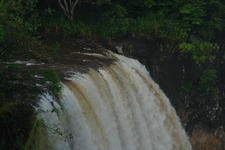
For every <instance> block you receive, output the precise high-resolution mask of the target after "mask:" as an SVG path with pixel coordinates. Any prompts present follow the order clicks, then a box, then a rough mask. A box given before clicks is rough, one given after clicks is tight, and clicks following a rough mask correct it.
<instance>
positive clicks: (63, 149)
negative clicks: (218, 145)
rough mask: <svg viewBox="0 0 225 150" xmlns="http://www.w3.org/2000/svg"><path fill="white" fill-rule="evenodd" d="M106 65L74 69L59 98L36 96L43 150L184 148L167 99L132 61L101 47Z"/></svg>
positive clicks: (182, 133) (184, 138)
mask: <svg viewBox="0 0 225 150" xmlns="http://www.w3.org/2000/svg"><path fill="white" fill-rule="evenodd" d="M107 57H109V58H111V59H114V61H113V62H112V63H111V64H110V65H105V66H101V67H99V68H97V69H96V68H95V69H91V68H89V70H88V72H86V73H78V72H74V73H73V74H72V75H70V77H67V78H65V79H66V80H65V81H64V82H63V83H62V86H63V90H62V91H61V96H60V99H59V100H54V99H53V97H52V96H51V95H49V94H48V93H46V94H45V95H42V98H41V101H40V108H39V109H41V110H42V113H41V114H40V120H42V121H43V123H44V124H45V126H46V134H47V137H46V139H45V140H43V141H44V145H45V149H54V150H190V149H191V145H190V143H189V140H188V138H187V136H186V133H185V131H184V129H183V128H182V126H181V123H180V121H179V118H178V117H177V114H176V112H175V110H174V108H173V107H172V106H171V104H170V101H169V99H168V98H167V97H166V96H165V94H164V93H163V92H162V91H161V90H160V88H159V86H158V85H157V84H156V83H154V81H153V80H152V79H151V77H150V75H149V73H148V71H147V70H146V68H145V67H144V66H143V65H141V64H140V63H139V62H138V61H137V60H134V59H130V58H127V57H124V56H121V55H117V54H113V53H112V52H110V51H109V52H107Z"/></svg>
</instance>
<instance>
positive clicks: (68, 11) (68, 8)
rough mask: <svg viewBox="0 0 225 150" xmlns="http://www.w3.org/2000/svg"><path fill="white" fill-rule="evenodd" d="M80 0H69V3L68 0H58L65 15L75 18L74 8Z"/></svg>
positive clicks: (70, 18)
mask: <svg viewBox="0 0 225 150" xmlns="http://www.w3.org/2000/svg"><path fill="white" fill-rule="evenodd" d="M78 2H79V0H75V2H74V1H73V0H69V4H68V2H67V0H64V1H63V2H62V0H58V3H59V6H60V7H61V8H62V10H63V13H64V15H65V16H66V17H67V18H68V19H69V20H73V14H74V9H75V7H76V5H77V4H78Z"/></svg>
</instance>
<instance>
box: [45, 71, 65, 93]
mask: <svg viewBox="0 0 225 150" xmlns="http://www.w3.org/2000/svg"><path fill="white" fill-rule="evenodd" d="M42 75H43V76H44V80H43V82H44V83H45V84H47V87H48V88H49V91H50V92H51V93H52V94H54V95H58V93H59V92H60V90H61V88H62V86H61V84H60V79H59V77H58V76H57V74H56V72H55V70H54V69H52V68H49V69H45V70H44V71H43V73H42ZM47 82H50V83H47Z"/></svg>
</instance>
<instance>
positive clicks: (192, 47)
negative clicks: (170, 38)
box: [178, 41, 219, 65]
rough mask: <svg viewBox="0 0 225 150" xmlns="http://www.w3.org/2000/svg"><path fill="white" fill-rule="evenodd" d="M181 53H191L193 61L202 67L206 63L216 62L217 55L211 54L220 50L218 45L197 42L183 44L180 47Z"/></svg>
mask: <svg viewBox="0 0 225 150" xmlns="http://www.w3.org/2000/svg"><path fill="white" fill-rule="evenodd" d="M178 48H179V49H180V52H181V53H189V54H190V56H191V59H193V60H194V61H195V63H196V64H198V65H201V64H203V63H206V62H211V63H212V62H213V61H214V60H215V55H212V54H211V53H212V52H213V51H216V50H218V49H219V46H218V45H217V44H213V43H210V42H204V41H195V42H193V43H186V42H183V43H181V44H179V45H178Z"/></svg>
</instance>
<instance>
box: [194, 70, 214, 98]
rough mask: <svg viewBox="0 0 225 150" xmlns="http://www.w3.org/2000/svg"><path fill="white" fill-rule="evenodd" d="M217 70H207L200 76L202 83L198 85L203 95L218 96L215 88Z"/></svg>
mask: <svg viewBox="0 0 225 150" xmlns="http://www.w3.org/2000/svg"><path fill="white" fill-rule="evenodd" d="M216 79H217V76H216V70H210V69H207V70H205V71H204V72H203V73H202V75H201V76H200V81H199V83H198V90H199V91H200V92H201V93H202V94H211V95H213V96H214V95H216V89H215V88H214V86H215V84H216Z"/></svg>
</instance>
